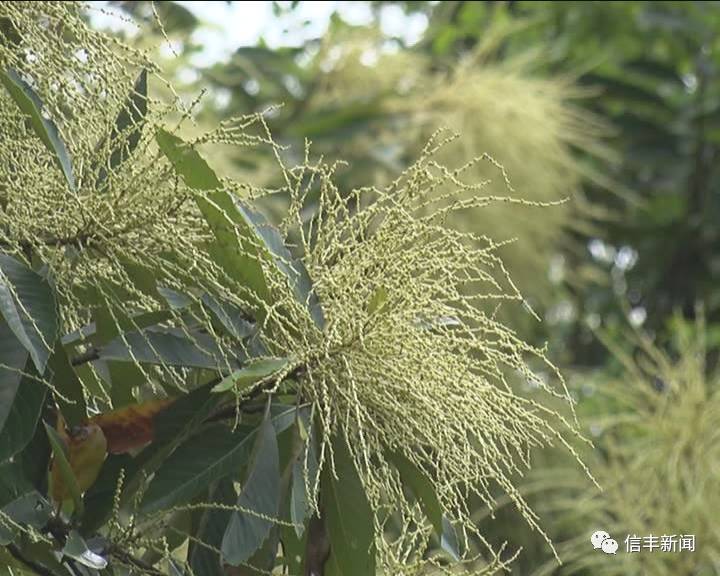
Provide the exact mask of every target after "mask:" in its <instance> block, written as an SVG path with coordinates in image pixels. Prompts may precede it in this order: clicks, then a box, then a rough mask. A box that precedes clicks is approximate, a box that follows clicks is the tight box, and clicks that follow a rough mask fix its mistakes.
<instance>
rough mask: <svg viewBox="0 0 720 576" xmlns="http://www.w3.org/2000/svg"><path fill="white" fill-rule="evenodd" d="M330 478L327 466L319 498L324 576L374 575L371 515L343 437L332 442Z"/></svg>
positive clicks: (373, 534) (373, 537) (373, 538)
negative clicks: (326, 550)
mask: <svg viewBox="0 0 720 576" xmlns="http://www.w3.org/2000/svg"><path fill="white" fill-rule="evenodd" d="M333 458H334V459H335V472H336V474H337V478H334V477H333V475H332V471H331V470H330V467H329V466H325V467H324V468H323V471H322V498H323V505H324V514H325V522H326V525H327V533H328V536H329V538H330V557H329V558H328V561H327V565H326V575H328V576H367V575H368V574H375V533H374V525H373V515H372V510H371V508H370V504H369V503H368V501H367V497H366V496H365V490H364V489H363V486H362V482H361V481H360V478H359V477H358V474H357V470H356V469H355V465H354V463H353V460H352V457H351V455H350V452H349V449H348V447H347V444H346V440H345V438H344V437H340V438H337V437H336V438H335V439H334V441H333Z"/></svg>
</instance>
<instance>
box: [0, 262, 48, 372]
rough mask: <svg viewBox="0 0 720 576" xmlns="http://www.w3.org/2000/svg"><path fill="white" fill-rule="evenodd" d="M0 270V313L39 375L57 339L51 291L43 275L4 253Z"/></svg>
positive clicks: (43, 369)
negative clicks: (25, 350)
mask: <svg viewBox="0 0 720 576" xmlns="http://www.w3.org/2000/svg"><path fill="white" fill-rule="evenodd" d="M0 271H1V272H2V275H0V313H2V316H3V318H5V321H6V322H7V324H8V326H9V327H10V329H11V330H12V331H13V332H14V333H15V336H16V337H17V339H18V340H20V342H21V343H22V345H23V346H25V348H26V349H27V351H28V352H29V353H30V357H31V358H32V360H33V362H34V364H35V367H36V368H37V371H38V372H39V373H40V374H42V373H43V372H44V371H45V365H46V364H47V361H48V358H49V357H50V353H51V352H52V348H53V345H54V344H55V341H56V339H57V336H58V320H57V312H56V303H55V295H54V293H53V290H52V288H51V286H50V283H49V282H48V281H47V280H46V279H45V278H44V277H43V276H41V275H40V274H37V273H36V272H34V271H33V270H31V269H30V268H28V267H27V266H25V265H24V264H22V263H20V262H18V261H17V260H15V259H14V258H12V257H11V256H8V255H7V254H0Z"/></svg>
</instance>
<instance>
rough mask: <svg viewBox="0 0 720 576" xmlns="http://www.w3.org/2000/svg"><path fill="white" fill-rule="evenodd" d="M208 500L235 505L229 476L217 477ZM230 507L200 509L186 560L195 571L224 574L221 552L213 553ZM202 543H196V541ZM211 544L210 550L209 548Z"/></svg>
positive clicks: (226, 522)
mask: <svg viewBox="0 0 720 576" xmlns="http://www.w3.org/2000/svg"><path fill="white" fill-rule="evenodd" d="M209 501H210V502H213V503H215V504H220V505H224V506H234V505H235V502H236V501H237V494H236V493H235V488H234V487H233V481H232V480H231V479H230V478H223V479H222V480H220V481H219V482H218V483H217V484H216V485H215V486H214V487H213V489H212V490H211V492H210V498H209ZM231 513H232V511H231V510H224V509H222V508H208V509H206V510H204V511H203V513H202V515H201V517H200V522H199V525H198V529H197V532H196V533H195V538H196V539H197V540H191V541H190V544H189V548H188V563H189V564H190V567H191V568H192V570H193V572H194V573H195V574H202V575H203V576H225V570H224V569H223V567H222V565H221V563H220V554H218V553H217V552H215V550H219V549H220V546H221V545H222V540H223V535H224V534H225V527H226V526H227V525H228V522H230V514H231ZM198 541H199V542H203V543H204V544H205V546H203V545H202V544H198V543H197V542H198ZM208 546H212V548H213V549H210V548H208Z"/></svg>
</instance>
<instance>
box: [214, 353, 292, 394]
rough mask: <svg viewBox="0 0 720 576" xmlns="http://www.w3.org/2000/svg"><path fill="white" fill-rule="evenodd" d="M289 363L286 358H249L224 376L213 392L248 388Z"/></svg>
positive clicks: (268, 377)
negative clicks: (238, 367) (237, 368)
mask: <svg viewBox="0 0 720 576" xmlns="http://www.w3.org/2000/svg"><path fill="white" fill-rule="evenodd" d="M289 363H290V360H289V359H288V358H260V359H257V360H249V361H248V362H247V364H245V366H243V367H242V368H240V370H237V371H235V372H233V373H232V374H230V376H227V377H226V378H224V379H223V380H222V381H221V382H220V383H219V384H218V385H217V386H215V387H214V388H213V392H227V391H228V390H230V389H234V390H235V391H236V392H241V391H242V390H244V389H246V388H249V387H250V386H251V385H252V384H255V383H256V382H259V381H261V380H264V379H268V380H269V379H270V377H271V376H272V375H273V374H277V373H278V372H280V371H281V370H283V369H284V368H286V367H287V365H288V364H289Z"/></svg>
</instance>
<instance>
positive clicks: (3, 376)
mask: <svg viewBox="0 0 720 576" xmlns="http://www.w3.org/2000/svg"><path fill="white" fill-rule="evenodd" d="M0 363H1V364H2V366H1V367H0V462H3V461H5V460H7V459H8V458H11V457H12V456H14V455H15V454H17V453H18V452H20V451H21V450H22V449H23V448H25V446H26V445H27V444H28V443H29V442H30V440H31V439H32V437H33V434H34V432H35V428H36V426H37V423H38V420H39V419H40V413H41V412H42V407H43V403H44V402H45V395H46V394H47V388H46V387H45V385H43V384H42V383H41V382H39V381H37V380H36V379H35V378H33V377H32V376H33V374H32V372H33V369H32V364H31V363H29V362H28V352H27V350H25V348H24V347H23V346H22V345H21V344H20V342H19V341H18V339H17V338H15V335H14V334H13V333H12V331H11V330H10V328H9V327H8V325H7V324H6V323H5V322H1V321H0ZM23 371H25V372H26V373H27V376H25V375H23V374H22V372H23Z"/></svg>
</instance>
